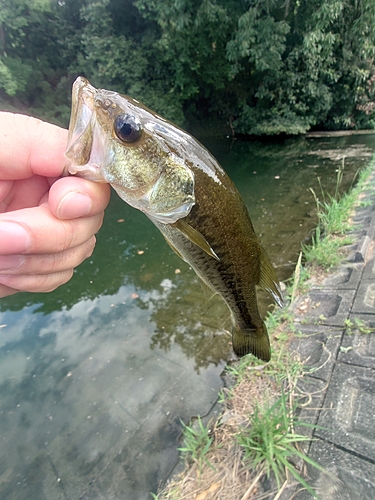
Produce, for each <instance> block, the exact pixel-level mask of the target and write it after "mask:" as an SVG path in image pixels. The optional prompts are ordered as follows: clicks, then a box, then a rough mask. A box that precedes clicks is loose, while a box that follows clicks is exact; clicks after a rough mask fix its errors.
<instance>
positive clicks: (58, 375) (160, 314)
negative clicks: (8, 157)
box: [0, 136, 375, 500]
mask: <svg viewBox="0 0 375 500" xmlns="http://www.w3.org/2000/svg"><path fill="white" fill-rule="evenodd" d="M205 142H206V145H207V146H208V147H209V149H210V150H211V151H212V152H213V153H214V154H215V156H217V158H218V159H219V161H220V162H221V164H222V165H223V166H224V168H225V169H226V170H227V171H228V173H229V174H230V176H231V177H232V179H233V180H234V181H235V183H236V184H237V186H238V187H239V190H240V192H241V194H242V196H243V198H244V200H245V202H246V204H247V206H248V208H249V212H250V214H251V217H252V220H253V223H254V226H255V229H256V231H257V233H258V234H259V235H260V237H261V239H262V243H263V245H264V246H265V248H266V249H267V252H268V253H269V255H270V257H271V260H272V261H273V262H274V263H275V265H276V267H277V271H278V274H279V276H280V278H281V279H282V280H285V279H287V278H288V277H289V276H290V274H291V272H292V270H293V266H294V264H295V262H296V259H297V256H298V253H299V250H300V245H301V241H306V240H307V239H308V238H309V237H310V232H311V230H312V228H313V227H314V226H315V223H316V219H315V202H314V200H313V197H312V194H311V192H310V190H309V188H310V187H312V188H314V189H315V190H316V191H317V192H318V190H319V183H318V178H320V179H321V182H322V185H323V187H324V189H325V190H326V191H327V192H330V193H333V192H334V190H335V186H336V175H337V169H338V168H339V166H340V165H342V162H343V158H344V167H345V168H344V178H343V183H342V186H341V189H343V190H347V189H348V187H350V185H351V183H352V182H353V179H354V177H355V173H356V172H357V170H358V169H359V168H361V166H362V165H364V164H366V163H367V162H368V160H369V157H371V156H372V154H373V152H374V149H375V148H374V145H375V142H374V136H363V137H358V136H356V137H345V138H342V139H337V138H335V139H319V140H317V139H310V140H308V139H303V138H302V139H290V140H286V141H283V142H282V143H260V142H246V141H240V140H237V141H234V142H232V141H231V140H220V141H217V140H212V141H211V140H207V141H205ZM267 307H268V302H267V301H263V302H262V311H263V313H265V312H266V309H267ZM0 311H1V312H0V436H1V442H2V446H1V451H0V497H1V498H2V499H4V500H5V499H8V498H9V499H10V498H12V499H25V500H26V499H27V500H34V499H38V500H43V499H44V498H45V499H47V498H48V499H51V498H53V499H54V500H55V499H60V498H61V499H65V500H66V499H76V498H81V499H90V500H94V499H95V500H96V499H102V498H103V499H106V500H109V499H120V498H127V499H130V500H133V499H134V500H138V499H140V500H141V499H146V498H150V497H149V495H148V492H149V491H151V490H155V489H156V487H157V484H158V483H159V481H162V480H164V479H165V478H166V477H167V476H168V474H169V473H170V472H171V470H172V469H173V467H174V465H175V463H176V461H177V458H178V456H177V450H176V448H177V439H178V436H179V433H180V431H181V425H180V419H183V420H185V421H187V420H188V419H189V418H191V416H193V415H197V414H200V415H203V414H206V413H207V412H208V411H209V410H210V408H211V407H212V405H213V404H214V403H215V400H216V395H217V392H218V391H219V390H220V387H221V379H220V373H221V371H222V369H223V367H224V366H225V361H226V360H227V359H228V357H229V356H230V353H231V348H230V335H229V332H228V330H229V329H230V321H229V313H228V310H227V309H226V307H225V306H224V305H223V303H222V301H221V300H220V299H219V298H218V297H215V298H214V299H212V300H211V301H207V299H206V297H205V295H204V292H203V290H202V289H201V287H200V284H199V283H198V280H197V278H196V276H195V274H194V273H193V272H192V271H191V270H190V269H189V267H188V266H187V265H186V264H185V263H184V262H182V261H181V260H180V259H179V258H178V257H177V256H176V255H175V254H174V253H173V252H172V251H171V250H170V248H169V246H168V245H167V244H166V243H165V241H164V238H163V237H162V236H161V234H160V233H159V232H158V230H157V229H156V228H155V227H154V226H153V225H152V224H151V222H150V221H149V220H148V219H147V218H146V217H145V216H144V215H143V214H141V213H140V212H137V211H136V210H134V209H132V208H131V207H129V206H127V205H126V204H125V203H123V202H122V201H121V200H120V199H119V198H117V196H115V195H113V196H112V200H111V204H110V206H109V208H108V210H107V213H106V217H105V223H104V226H103V228H102V229H101V231H100V232H99V234H98V242H97V247H96V249H95V252H94V255H93V256H92V258H91V259H90V260H89V261H87V262H85V263H84V264H83V265H81V266H80V267H79V268H78V269H77V270H76V272H75V275H74V277H73V279H72V280H71V281H70V282H69V283H68V284H66V285H65V286H63V287H61V288H59V289H58V290H56V291H55V292H53V293H50V294H45V295H44V294H43V295H42V294H35V295H32V294H18V295H15V296H11V297H8V298H5V299H2V300H1V303H0Z"/></svg>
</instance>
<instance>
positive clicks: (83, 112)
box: [63, 76, 96, 175]
mask: <svg viewBox="0 0 375 500" xmlns="http://www.w3.org/2000/svg"><path fill="white" fill-rule="evenodd" d="M95 94H96V89H95V87H93V86H92V85H91V84H90V82H89V81H88V80H86V78H83V77H82V76H79V77H78V78H77V79H76V80H75V82H74V84H73V89H72V111H71V116H70V123H69V133H68V144H67V149H66V152H65V157H66V158H67V160H69V163H68V164H67V165H66V166H65V167H64V173H63V175H69V174H75V173H77V172H78V171H79V170H80V169H79V166H81V165H85V164H87V163H88V162H89V159H90V154H91V149H92V141H93V133H92V132H93V123H92V120H93V116H94V99H95Z"/></svg>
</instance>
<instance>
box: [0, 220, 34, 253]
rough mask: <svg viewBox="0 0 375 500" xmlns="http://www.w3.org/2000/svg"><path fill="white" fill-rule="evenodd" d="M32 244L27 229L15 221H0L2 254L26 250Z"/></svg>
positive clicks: (0, 251) (0, 247)
mask: <svg viewBox="0 0 375 500" xmlns="http://www.w3.org/2000/svg"><path fill="white" fill-rule="evenodd" d="M30 245H31V238H30V235H29V233H28V232H27V231H26V229H24V228H23V227H22V226H20V225H19V224H16V223H14V222H0V254H7V253H21V252H25V251H26V250H28V249H29V248H30Z"/></svg>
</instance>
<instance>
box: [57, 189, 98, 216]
mask: <svg viewBox="0 0 375 500" xmlns="http://www.w3.org/2000/svg"><path fill="white" fill-rule="evenodd" d="M91 208H92V201H91V198H90V197H89V196H88V195H87V194H83V193H74V192H72V193H67V194H66V195H65V196H64V198H63V199H62V200H61V201H60V205H59V206H58V209H57V216H58V217H59V218H60V219H75V218H77V217H84V216H85V215H87V214H89V213H90V211H91Z"/></svg>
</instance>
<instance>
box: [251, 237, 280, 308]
mask: <svg viewBox="0 0 375 500" xmlns="http://www.w3.org/2000/svg"><path fill="white" fill-rule="evenodd" d="M257 284H258V285H259V286H260V288H262V289H263V290H265V291H266V292H268V293H269V294H270V295H272V297H273V299H274V301H275V302H276V303H277V304H278V305H279V306H280V307H282V306H283V302H284V301H283V296H282V293H281V289H280V285H279V279H278V277H277V275H276V271H275V269H274V267H273V265H272V263H271V261H270V258H269V257H268V255H267V253H266V251H265V250H264V248H263V247H262V246H260V278H259V283H257Z"/></svg>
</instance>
